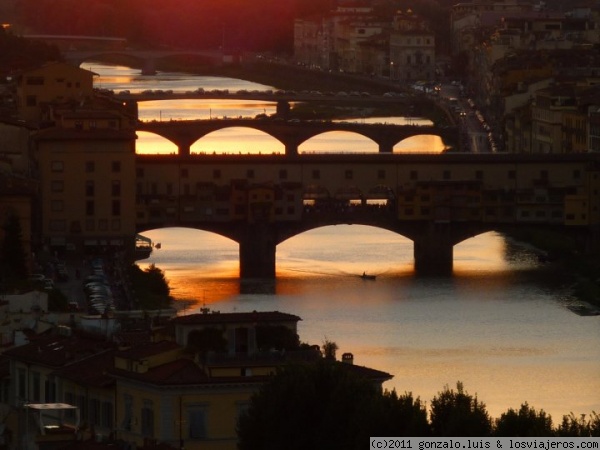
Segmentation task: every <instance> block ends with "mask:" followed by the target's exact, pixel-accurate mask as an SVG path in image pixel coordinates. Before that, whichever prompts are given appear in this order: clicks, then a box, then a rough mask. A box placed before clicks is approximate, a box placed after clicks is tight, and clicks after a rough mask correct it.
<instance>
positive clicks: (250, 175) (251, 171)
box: [246, 169, 254, 178]
mask: <svg viewBox="0 0 600 450" xmlns="http://www.w3.org/2000/svg"><path fill="white" fill-rule="evenodd" d="M246 178H254V169H248V170H247V171H246Z"/></svg>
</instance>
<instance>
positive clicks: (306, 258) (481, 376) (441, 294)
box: [83, 63, 600, 423]
mask: <svg viewBox="0 0 600 450" xmlns="http://www.w3.org/2000/svg"><path fill="white" fill-rule="evenodd" d="M83 67H85V68H90V69H91V70H93V71H94V72H96V73H98V74H99V76H98V77H97V79H96V81H95V83H96V86H99V87H103V88H107V89H113V90H115V91H119V90H125V89H127V90H130V91H131V92H135V91H143V90H146V89H162V90H169V89H171V90H174V91H175V90H183V91H187V90H194V89H197V88H198V87H202V88H204V89H205V90H210V89H230V90H238V89H246V90H254V89H257V90H261V89H275V88H276V87H269V86H261V85H257V84H255V83H250V82H247V81H242V80H231V79H223V78H218V77H198V76H192V75H187V74H165V73H159V74H158V75H157V76H155V77H147V76H141V75H139V74H138V71H136V70H134V69H131V68H128V67H120V66H107V65H102V64H98V63H86V64H84V65H83ZM274 109H275V107H274V105H273V104H270V103H264V102H263V103H256V102H243V103H240V102H221V101H219V102H211V101H199V100H190V101H178V102H149V103H147V104H146V103H144V104H142V105H141V106H140V117H141V118H142V119H145V120H170V119H179V118H209V117H222V116H240V115H241V116H254V115H256V114H260V113H267V114H270V113H272V112H274ZM362 120H364V119H362ZM370 120H378V121H379V120H385V121H388V120H389V121H392V120H403V119H398V118H394V119H391V118H385V119H382V118H377V119H370ZM140 135H141V136H140V139H139V140H138V144H137V151H138V152H146V153H164V152H167V153H169V152H174V151H175V150H176V149H175V148H174V146H172V147H171V146H170V144H169V143H167V142H165V141H164V140H162V139H160V138H157V137H153V136H152V135H150V136H145V135H142V134H141V133H140ZM214 135H215V136H210V135H209V136H207V137H206V138H203V139H202V140H201V141H202V142H198V143H197V144H195V146H197V147H196V151H211V152H212V151H225V152H227V151H235V152H236V153H237V152H238V151H244V152H258V151H261V152H263V153H264V152H269V151H282V149H281V148H279V147H278V145H279V144H278V143H273V142H272V141H273V140H272V139H270V138H268V137H266V136H264V135H260V133H254V132H251V131H248V130H247V129H231V130H228V131H226V132H218V133H214ZM436 139H437V138H432V137H425V138H422V139H421V140H419V139H417V140H414V141H412V142H410V143H403V144H402V146H405V145H406V147H402V146H399V147H398V148H395V151H403V150H402V149H405V148H408V149H409V151H420V150H423V151H432V149H434V150H435V149H438V150H439V149H440V148H441V147H440V142H438V141H437V140H436ZM311 141H313V142H310V144H309V145H308V146H307V147H306V148H305V151H328V150H329V151H339V150H340V149H342V150H343V151H376V148H374V146H372V143H370V142H369V141H365V140H364V139H362V138H359V137H356V136H353V135H350V136H348V135H343V136H342V135H340V134H333V135H331V136H329V137H328V138H326V137H324V138H321V139H320V140H316V139H315V140H311ZM270 146H272V147H270ZM400 147H402V148H400ZM194 148H195V147H192V151H194ZM301 151H302V149H301ZM144 234H145V235H146V236H148V237H150V238H151V239H152V240H153V241H154V242H155V243H156V242H160V243H161V248H160V249H156V250H155V251H154V252H153V254H152V256H151V257H150V259H148V260H146V261H144V262H143V263H140V265H141V266H142V267H145V266H146V265H148V264H156V265H157V266H158V267H160V268H161V269H163V270H164V271H165V274H166V277H167V278H168V280H169V282H170V286H171V288H172V295H173V296H174V297H175V298H176V300H177V302H178V305H180V306H181V314H190V313H193V312H198V309H199V308H200V307H201V306H202V305H203V304H205V305H206V306H208V307H209V308H211V309H213V310H219V311H221V312H232V311H238V312H245V311H252V310H257V311H273V310H277V311H282V312H286V313H291V314H296V315H298V316H300V317H301V318H302V321H301V322H300V323H299V334H300V338H301V340H302V341H304V342H309V343H311V344H322V343H323V341H325V340H330V341H335V342H336V343H337V345H338V346H339V350H338V357H339V356H341V354H342V353H345V352H350V353H353V355H354V362H355V364H359V365H364V366H369V367H373V368H376V369H379V370H384V371H387V372H389V373H391V374H393V375H394V378H393V379H392V380H391V381H389V382H386V383H385V384H384V387H385V388H387V389H396V390H397V391H398V392H399V393H403V392H405V391H409V392H412V393H413V394H414V395H415V396H420V397H421V399H422V400H425V401H426V402H429V401H430V400H431V399H432V398H433V397H434V396H435V395H436V394H437V393H438V392H439V391H440V390H442V389H443V388H444V386H445V385H449V386H451V387H455V385H456V382H457V381H462V382H463V383H464V385H465V389H466V390H467V391H468V392H469V393H471V394H477V396H478V398H479V400H481V401H483V402H484V403H485V404H486V405H487V409H488V411H489V412H490V414H491V415H492V417H498V416H499V415H500V414H501V413H502V412H504V411H506V410H507V409H508V408H519V406H520V405H521V403H523V402H528V403H529V405H531V406H533V407H535V408H536V409H543V410H545V411H546V412H548V413H550V414H551V415H552V416H553V418H554V421H555V423H556V422H559V421H560V419H561V417H562V415H563V414H568V413H570V412H573V413H575V414H576V415H578V414H586V413H590V412H591V411H593V410H595V411H597V412H598V411H600V316H591V317H590V316H587V317H586V316H579V315H576V314H574V313H573V312H571V311H570V310H569V309H568V308H567V305H568V304H570V303H572V302H574V299H573V298H572V297H571V296H570V294H569V291H568V289H567V288H563V287H561V286H560V284H558V283H556V282H554V278H555V277H554V276H552V274H551V273H547V272H545V271H540V267H539V264H540V263H539V262H538V260H537V258H536V257H535V253H534V249H531V248H529V247H528V246H526V245H523V244H520V243H515V242H511V241H510V240H507V239H506V238H504V237H503V236H501V235H498V234H496V233H486V234H484V235H481V236H478V237H475V238H472V239H469V240H467V241H465V242H463V243H461V244H459V245H457V246H456V247H455V250H454V257H455V263H454V272H453V275H452V276H449V277H439V278H420V277H417V276H415V274H414V273H413V269H412V251H413V250H412V242H411V241H409V240H407V239H405V238H403V237H402V236H399V235H396V234H393V233H391V232H388V231H385V230H380V229H376V228H372V227H366V226H356V225H353V226H349V225H341V226H335V227H324V228H321V229H317V230H312V231H310V232H306V233H303V234H302V235H299V236H296V237H294V238H291V239H289V240H288V241H286V242H283V243H282V244H280V245H279V246H278V247H277V280H276V281H275V282H272V283H258V284H248V283H242V282H240V280H239V279H238V247H237V244H235V243H234V242H232V241H229V240H227V239H225V238H223V237H220V236H217V235H214V234H211V233H207V232H203V231H199V230H191V229H182V228H168V229H160V230H152V231H149V232H146V233H144ZM363 271H366V272H367V273H369V274H375V275H377V279H376V280H375V281H368V280H363V279H361V278H360V277H359V275H360V274H362V273H363Z"/></svg>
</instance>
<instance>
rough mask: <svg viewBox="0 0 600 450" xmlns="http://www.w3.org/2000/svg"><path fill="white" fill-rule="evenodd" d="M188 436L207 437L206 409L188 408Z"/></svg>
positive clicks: (193, 437) (191, 437)
mask: <svg viewBox="0 0 600 450" xmlns="http://www.w3.org/2000/svg"><path fill="white" fill-rule="evenodd" d="M188 423H189V427H188V436H189V438H190V439H206V438H207V434H206V411H205V410H204V408H201V407H195V408H193V409H189V410H188Z"/></svg>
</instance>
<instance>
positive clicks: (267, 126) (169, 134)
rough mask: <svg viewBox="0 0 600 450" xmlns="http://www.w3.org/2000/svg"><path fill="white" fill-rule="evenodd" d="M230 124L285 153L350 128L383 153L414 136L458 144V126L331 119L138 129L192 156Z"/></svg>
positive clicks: (227, 121) (140, 126) (184, 122)
mask: <svg viewBox="0 0 600 450" xmlns="http://www.w3.org/2000/svg"><path fill="white" fill-rule="evenodd" d="M231 127H247V128H253V129H255V130H259V131H263V132H265V133H267V134H268V135H270V136H272V137H274V138H275V139H277V140H278V141H279V142H281V143H282V144H283V145H284V146H285V154H286V155H287V156H294V155H297V154H298V147H299V146H300V145H301V144H302V143H303V142H305V141H306V140H308V139H310V138H312V137H314V136H317V135H319V134H323V133H327V132H329V131H349V132H353V133H357V134H360V135H362V136H365V137H367V138H369V139H371V140H373V141H374V142H375V143H377V145H378V147H379V152H380V153H392V152H393V150H394V145H396V144H398V143H399V142H400V141H402V140H404V139H407V138H409V137H412V136H419V135H436V136H439V137H441V138H442V141H443V142H444V144H446V145H447V146H448V147H452V146H454V147H455V148H457V147H456V146H457V145H458V143H459V139H458V129H457V128H455V127H437V126H417V125H388V124H362V123H352V122H331V121H302V122H293V121H283V120H272V119H264V120H261V119H222V120H180V121H165V122H162V121H153V122H140V123H139V124H138V125H137V127H136V130H137V131H146V132H150V133H155V134H158V135H160V136H162V137H164V138H166V139H168V140H170V141H171V142H173V143H174V144H175V145H177V148H178V154H179V155H180V156H182V157H189V156H190V148H191V146H192V145H193V144H194V143H195V142H196V141H197V140H198V139H200V138H202V137H203V136H206V135H207V134H208V133H211V132H213V131H217V130H221V129H224V128H231Z"/></svg>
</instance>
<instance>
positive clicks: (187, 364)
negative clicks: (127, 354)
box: [112, 358, 210, 385]
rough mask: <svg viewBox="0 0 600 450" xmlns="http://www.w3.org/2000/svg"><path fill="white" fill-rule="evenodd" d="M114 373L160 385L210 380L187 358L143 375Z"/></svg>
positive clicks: (121, 370)
mask: <svg viewBox="0 0 600 450" xmlns="http://www.w3.org/2000/svg"><path fill="white" fill-rule="evenodd" d="M112 373H113V375H115V376H117V377H121V378H128V379H132V380H139V381H143V382H146V383H150V384H160V385H186V384H200V383H206V382H208V381H209V380H210V379H209V378H208V376H207V375H206V373H205V372H204V371H203V370H202V369H201V368H200V367H199V366H198V365H197V364H196V363H195V362H194V361H192V360H191V359H187V358H180V359H176V360H175V361H172V362H169V363H166V364H162V365H160V366H156V367H153V368H151V369H149V370H148V371H147V372H143V373H138V372H131V371H128V370H123V369H113V370H112Z"/></svg>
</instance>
